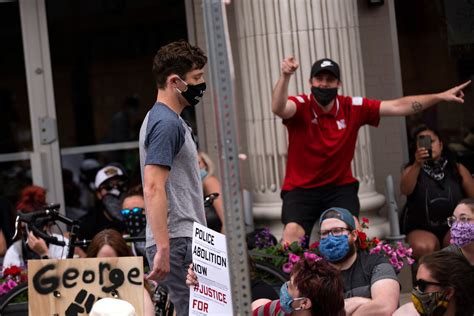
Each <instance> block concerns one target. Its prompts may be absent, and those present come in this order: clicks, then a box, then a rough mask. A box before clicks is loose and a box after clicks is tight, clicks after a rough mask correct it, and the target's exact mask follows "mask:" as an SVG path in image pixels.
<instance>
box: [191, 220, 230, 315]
mask: <svg viewBox="0 0 474 316" xmlns="http://www.w3.org/2000/svg"><path fill="white" fill-rule="evenodd" d="M193 266H194V272H195V273H196V275H197V277H198V281H199V285H197V286H195V287H192V288H190V289H189V291H190V297H189V315H232V314H233V309H232V297H231V289H230V276H229V260H228V258H227V244H226V239H225V236H224V235H222V234H220V233H218V232H215V231H213V230H212V229H209V228H207V227H206V226H203V225H200V224H198V223H194V226H193Z"/></svg>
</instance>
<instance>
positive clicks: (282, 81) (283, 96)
mask: <svg viewBox="0 0 474 316" xmlns="http://www.w3.org/2000/svg"><path fill="white" fill-rule="evenodd" d="M298 67H299V65H298V62H297V61H296V59H295V57H293V56H290V57H287V58H285V59H283V61H282V62H281V76H280V78H279V79H278V81H277V83H276V84H275V87H274V88H273V93H272V112H273V113H275V114H276V115H278V116H279V117H281V118H282V119H289V118H290V117H292V116H293V115H294V114H295V113H296V104H295V103H294V102H292V101H289V100H288V85H289V83H290V78H291V76H292V75H293V74H294V72H295V71H296V69H298Z"/></svg>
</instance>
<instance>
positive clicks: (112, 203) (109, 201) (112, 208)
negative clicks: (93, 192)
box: [102, 190, 123, 222]
mask: <svg viewBox="0 0 474 316" xmlns="http://www.w3.org/2000/svg"><path fill="white" fill-rule="evenodd" d="M116 191H117V192H119V191H118V190H116ZM114 193H115V192H113V193H111V192H109V193H107V194H106V195H104V197H103V198H102V204H103V205H104V208H105V211H106V212H107V213H108V214H109V215H110V216H111V217H112V218H113V219H115V220H118V221H120V222H121V221H123V216H122V214H121V213H120V210H121V209H122V200H123V194H122V193H120V192H119V194H118V195H117V194H114Z"/></svg>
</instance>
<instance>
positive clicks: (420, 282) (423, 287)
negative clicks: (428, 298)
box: [415, 279, 443, 293]
mask: <svg viewBox="0 0 474 316" xmlns="http://www.w3.org/2000/svg"><path fill="white" fill-rule="evenodd" d="M428 285H435V286H441V287H443V285H442V284H441V283H438V282H430V281H425V280H423V279H418V280H416V281H415V287H417V288H418V290H420V292H422V293H424V292H425V291H426V288H427V287H428Z"/></svg>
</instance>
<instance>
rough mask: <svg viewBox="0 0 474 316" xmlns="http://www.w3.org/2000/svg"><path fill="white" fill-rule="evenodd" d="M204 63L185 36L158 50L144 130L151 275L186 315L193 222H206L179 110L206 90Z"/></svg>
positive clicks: (195, 162)
mask: <svg viewBox="0 0 474 316" xmlns="http://www.w3.org/2000/svg"><path fill="white" fill-rule="evenodd" d="M206 62H207V57H206V56H205V55H204V53H203V52H202V51H201V49H199V48H198V47H195V46H191V45H190V44H189V43H187V42H185V41H178V42H173V43H170V44H168V45H165V46H163V47H161V48H160V49H159V50H158V52H157V54H156V56H155V59H154V61H153V73H154V75H155V79H156V85H157V88H158V95H157V99H156V103H155V105H154V106H153V107H152V108H151V110H150V111H149V112H148V114H147V115H146V117H145V119H144V121H143V124H142V127H141V129H140V140H139V147H140V165H141V171H142V182H143V187H144V196H145V208H146V215H147V227H146V246H147V248H146V254H147V258H148V261H149V264H150V267H151V269H152V270H151V272H150V275H149V278H150V279H153V280H157V281H159V283H160V285H162V286H163V287H164V288H165V289H166V290H167V291H168V293H169V295H170V298H171V301H172V302H173V304H174V306H175V309H176V312H177V315H178V316H180V315H187V314H188V305H189V288H188V287H187V286H186V284H185V281H186V273H187V268H188V265H189V264H190V263H191V261H192V249H191V243H192V242H191V237H192V228H193V222H198V223H200V224H203V225H206V219H205V213H204V205H203V193H202V184H201V181H200V177H199V166H198V160H197V151H196V144H195V143H194V141H193V139H192V133H191V129H190V128H189V127H188V126H187V125H186V123H185V122H184V121H183V119H181V117H180V116H179V115H180V114H181V112H182V111H183V109H184V108H185V107H186V106H194V105H196V104H197V103H198V102H199V101H200V99H201V97H202V95H203V94H204V91H205V89H206V84H205V81H204V71H203V67H204V65H205V64H206Z"/></svg>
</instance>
